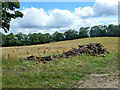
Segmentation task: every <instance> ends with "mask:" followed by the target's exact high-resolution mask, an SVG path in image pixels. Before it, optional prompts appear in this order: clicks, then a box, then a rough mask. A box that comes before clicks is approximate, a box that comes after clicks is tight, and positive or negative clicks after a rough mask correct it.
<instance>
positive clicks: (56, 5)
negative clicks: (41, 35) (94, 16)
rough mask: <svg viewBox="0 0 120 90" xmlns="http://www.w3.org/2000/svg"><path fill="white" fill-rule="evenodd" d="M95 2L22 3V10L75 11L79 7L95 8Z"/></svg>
mask: <svg viewBox="0 0 120 90" xmlns="http://www.w3.org/2000/svg"><path fill="white" fill-rule="evenodd" d="M94 3H95V2H20V6H21V8H20V10H23V9H22V8H23V7H24V8H31V7H35V8H43V9H44V10H45V11H49V10H51V9H55V8H57V9H62V10H64V9H67V10H70V11H72V12H73V11H74V9H75V8H77V7H85V6H90V7H93V5H94Z"/></svg>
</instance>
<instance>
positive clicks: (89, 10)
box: [10, 0, 118, 34]
mask: <svg viewBox="0 0 120 90" xmlns="http://www.w3.org/2000/svg"><path fill="white" fill-rule="evenodd" d="M22 12H23V14H24V17H23V18H18V19H15V20H12V21H11V30H10V32H14V33H19V32H23V33H26V34H28V33H37V32H41V33H47V32H48V33H51V34H52V33H54V32H55V31H61V32H64V31H65V30H68V29H75V30H79V28H80V27H82V26H94V25H99V24H109V23H113V22H114V23H116V22H117V16H118V0H110V1H108V0H96V2H95V4H94V6H93V7H89V6H86V7H78V8H75V10H74V11H73V12H71V11H69V10H60V9H53V10H49V11H48V12H46V11H45V10H44V9H42V8H40V9H38V8H34V7H32V8H24V9H23V10H22Z"/></svg>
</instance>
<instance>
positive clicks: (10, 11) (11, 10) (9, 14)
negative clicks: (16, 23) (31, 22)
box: [2, 2, 23, 33]
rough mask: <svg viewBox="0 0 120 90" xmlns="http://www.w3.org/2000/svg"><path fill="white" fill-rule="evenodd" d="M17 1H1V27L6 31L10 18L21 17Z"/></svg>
mask: <svg viewBox="0 0 120 90" xmlns="http://www.w3.org/2000/svg"><path fill="white" fill-rule="evenodd" d="M19 8H20V4H19V2H2V29H4V31H5V32H6V33H7V32H8V31H9V29H10V21H11V19H12V18H13V19H16V18H18V17H21V18H22V17H23V14H22V12H20V11H19V10H16V9H19Z"/></svg>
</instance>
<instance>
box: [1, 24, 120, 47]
mask: <svg viewBox="0 0 120 90" xmlns="http://www.w3.org/2000/svg"><path fill="white" fill-rule="evenodd" d="M119 33H120V25H113V24H110V25H108V26H106V25H98V26H97V25H96V26H93V27H91V28H90V27H81V28H80V29H79V32H78V31H75V30H72V29H69V30H67V31H66V32H65V33H60V32H58V31H56V32H55V33H53V34H52V35H50V34H49V33H45V34H42V33H33V34H31V33H29V34H28V35H27V34H23V33H18V34H16V35H14V34H13V33H11V34H8V35H4V34H2V46H23V45H33V44H43V43H50V42H57V41H64V40H72V39H77V38H86V37H106V36H107V37H120V34H119Z"/></svg>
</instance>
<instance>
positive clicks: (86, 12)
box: [74, 6, 94, 18]
mask: <svg viewBox="0 0 120 90" xmlns="http://www.w3.org/2000/svg"><path fill="white" fill-rule="evenodd" d="M74 14H75V15H78V16H80V17H83V18H84V17H91V16H93V14H94V12H93V8H92V7H89V6H87V7H83V8H81V7H79V8H75V11H74Z"/></svg>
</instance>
